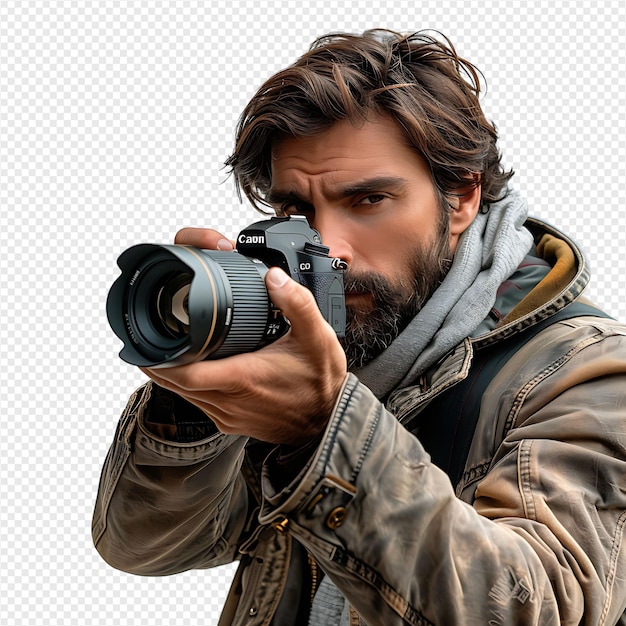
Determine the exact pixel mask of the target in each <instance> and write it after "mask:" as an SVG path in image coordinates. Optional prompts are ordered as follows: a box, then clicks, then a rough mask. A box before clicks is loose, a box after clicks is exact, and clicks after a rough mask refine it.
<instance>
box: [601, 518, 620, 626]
mask: <svg viewBox="0 0 626 626" xmlns="http://www.w3.org/2000/svg"><path fill="white" fill-rule="evenodd" d="M625 525H626V511H624V512H623V513H622V514H621V515H620V516H619V518H618V520H617V526H616V531H615V537H614V538H613V547H612V549H611V557H610V561H609V572H608V574H607V577H606V598H605V600H604V606H603V607H602V615H601V616H600V621H599V624H600V625H602V624H606V618H607V615H608V612H609V608H610V606H611V599H612V597H613V584H614V583H615V576H616V573H617V558H618V556H619V553H620V550H621V546H622V536H623V532H624V526H625Z"/></svg>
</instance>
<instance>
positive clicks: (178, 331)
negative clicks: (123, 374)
mask: <svg viewBox="0 0 626 626" xmlns="http://www.w3.org/2000/svg"><path fill="white" fill-rule="evenodd" d="M118 265H119V266H120V269H121V270H122V273H121V276H120V277H119V278H118V279H117V280H116V281H115V283H114V284H113V286H112V287H111V290H110V292H109V296H108V299H107V315H108V318H109V323H110V325H111V327H112V328H113V330H114V331H115V333H116V334H117V336H118V337H119V338H120V339H121V340H122V341H123V342H124V348H123V349H122V351H121V352H120V357H121V358H122V359H123V360H124V361H126V362H128V363H131V364H132V365H139V366H142V367H156V366H160V367H166V366H173V365H180V364H183V363H189V362H192V361H198V360H201V359H207V358H211V359H216V358H221V357H224V356H230V355H232V354H239V353H242V352H251V351H253V350H256V349H258V348H260V347H261V346H263V345H265V344H266V343H269V342H270V341H273V340H274V339H276V338H277V337H279V336H280V335H281V334H282V333H283V332H284V331H285V330H286V328H287V326H288V324H287V322H286V320H284V318H282V316H280V315H278V316H277V315H276V314H275V313H274V310H273V308H272V305H271V302H270V300H269V296H268V293H267V289H266V288H265V282H264V276H265V274H266V272H267V269H268V268H267V266H266V265H264V264H263V263H261V262H259V261H256V260H255V259H249V258H248V257H246V256H243V255H241V254H239V253H236V252H219V251H213V250H200V249H197V248H192V247H189V246H176V245H174V246H160V245H155V244H140V245H138V246H133V247H132V248H129V249H128V250H126V251H125V252H124V253H122V255H121V256H120V258H119V259H118Z"/></svg>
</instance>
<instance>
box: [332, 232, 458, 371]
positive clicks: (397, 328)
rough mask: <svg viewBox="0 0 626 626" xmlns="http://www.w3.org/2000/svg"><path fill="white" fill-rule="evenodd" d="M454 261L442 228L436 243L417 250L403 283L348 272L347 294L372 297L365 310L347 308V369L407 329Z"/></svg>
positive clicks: (344, 343)
mask: <svg viewBox="0 0 626 626" xmlns="http://www.w3.org/2000/svg"><path fill="white" fill-rule="evenodd" d="M451 257H452V254H451V251H450V244H449V236H448V229H447V227H442V228H441V229H440V232H439V233H438V236H437V240H436V241H435V242H433V243H431V244H429V245H425V246H424V245H422V246H419V247H418V248H416V250H415V251H414V255H413V257H412V258H411V259H410V262H409V275H408V277H407V278H406V279H404V280H401V281H398V282H397V283H395V284H394V282H392V281H391V280H389V278H387V277H386V276H383V275H382V274H377V273H367V274H358V273H356V272H351V271H350V270H349V269H348V270H347V271H346V272H345V274H344V288H345V292H346V293H350V292H355V293H367V294H369V295H371V297H372V302H371V306H368V307H367V308H366V309H361V308H358V307H350V306H348V307H346V333H345V336H344V337H343V338H342V339H341V340H340V341H341V345H342V346H343V349H344V351H345V353H346V357H347V360H348V369H354V368H359V367H361V366H363V365H365V363H367V362H369V361H371V360H372V359H374V358H375V357H377V356H378V355H379V354H380V353H381V352H384V350H385V349H386V348H387V347H388V346H389V345H390V344H391V342H392V341H393V340H394V339H395V338H396V337H397V336H398V335H399V334H400V333H401V332H402V331H403V330H404V329H405V328H406V327H407V325H408V324H409V322H410V321H411V320H412V319H413V318H414V317H415V316H416V315H417V314H418V313H419V312H420V310H421V309H422V307H423V306H424V303H425V302H426V301H427V300H428V299H429V298H430V297H431V296H432V294H433V293H434V292H435V290H436V289H437V287H438V286H439V285H440V284H441V282H442V281H443V279H444V278H445V276H446V274H447V273H448V271H449V269H450V266H451V264H452V258H451Z"/></svg>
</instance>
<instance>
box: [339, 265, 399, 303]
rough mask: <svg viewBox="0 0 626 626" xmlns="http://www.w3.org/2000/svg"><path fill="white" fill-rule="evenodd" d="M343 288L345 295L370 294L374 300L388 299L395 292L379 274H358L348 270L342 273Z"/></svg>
mask: <svg viewBox="0 0 626 626" xmlns="http://www.w3.org/2000/svg"><path fill="white" fill-rule="evenodd" d="M343 286H344V291H345V292H346V293H350V292H355V293H371V294H372V295H373V296H374V298H375V299H378V298H379V297H383V298H384V297H388V296H390V295H392V294H394V293H395V292H396V291H397V290H396V289H394V287H393V286H392V285H391V284H390V282H389V280H388V279H387V278H386V277H384V276H382V275H381V274H375V273H368V274H359V273H356V272H351V271H350V270H346V271H345V272H344V275H343Z"/></svg>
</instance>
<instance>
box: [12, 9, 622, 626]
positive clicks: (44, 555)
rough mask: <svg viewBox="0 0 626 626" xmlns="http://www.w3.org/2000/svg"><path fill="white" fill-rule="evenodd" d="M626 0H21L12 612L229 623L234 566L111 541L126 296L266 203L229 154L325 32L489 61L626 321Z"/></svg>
mask: <svg viewBox="0 0 626 626" xmlns="http://www.w3.org/2000/svg"><path fill="white" fill-rule="evenodd" d="M625 7H626V5H625V4H624V3H623V2H622V1H621V0H620V1H617V0H614V1H605V2H600V1H590V0H576V1H572V2H563V1H562V2H559V1H558V0H552V1H545V2H520V1H513V0H505V1H502V2H484V1H482V2H477V1H470V0H462V1H459V2H452V1H446V0H429V1H422V2H414V1H413V0H411V1H410V2H409V1H407V0H382V1H380V2H373V1H371V0H363V1H356V2H349V1H348V2H346V1H342V2H338V1H336V0H312V1H310V2H307V3H301V2H295V1H293V0H280V1H278V0H276V1H275V0H245V1H244V2H239V1H238V0H213V1H212V2H210V3H209V2H201V1H193V0H190V1H178V0H176V1H167V0H163V1H160V2H156V1H148V0H135V1H130V2H118V1H112V0H92V1H81V0H78V1H76V0H73V1H69V0H68V1H67V2H42V1H39V0H37V1H34V0H28V1H27V0H24V1H21V2H19V1H18V2H16V1H11V0H1V1H0V237H1V242H0V261H1V287H0V307H1V311H2V313H1V315H2V318H1V319H2V322H1V324H0V333H1V336H0V339H1V343H0V346H1V351H0V360H1V361H0V367H1V375H2V392H1V399H0V416H1V417H0V419H2V431H1V435H0V464H1V465H0V469H1V476H0V494H1V499H0V533H1V536H0V597H1V598H2V601H1V602H0V623H2V624H7V625H14V624H18V625H28V626H36V625H38V624H41V625H46V626H53V625H56V624H59V625H61V624H62V625H63V626H68V625H70V624H77V625H79V624H80V625H84V624H92V625H105V624H111V625H116V626H117V625H119V624H129V625H135V624H137V625H139V624H141V625H154V626H158V625H165V624H167V625H173V624H174V625H175V624H181V625H183V624H184V625H185V626H193V625H196V624H215V623H216V621H217V616H218V614H219V610H220V607H221V605H222V603H223V600H224V597H225V594H226V592H227V588H228V585H229V582H230V579H231V577H232V572H233V569H232V568H231V567H224V568H220V569H217V570H215V571H206V572H190V573H186V574H181V575H179V576H174V577H169V578H162V579H159V578H140V577H134V576H130V575H127V574H124V573H121V572H118V571H115V570H113V569H111V568H110V567H109V566H107V565H106V564H105V563H104V562H103V561H101V560H100V558H99V557H98V556H97V554H96V552H95V550H94V549H93V548H92V545H91V539H90V517H91V511H92V507H93V503H94V498H95V495H96V488H97V483H98V478H99V473H100V467H101V464H102V461H103V459H104V456H105V454H106V450H107V448H108V445H109V442H110V440H111V438H112V435H113V432H114V429H115V425H116V422H117V417H118V415H119V413H120V412H121V410H122V409H123V407H124V404H125V399H126V397H127V396H128V395H129V394H130V393H131V391H132V390H133V389H134V388H135V387H136V386H137V385H139V384H141V383H142V382H143V378H142V375H141V374H140V373H138V372H137V371H135V370H134V369H133V368H132V367H130V366H127V365H125V364H123V363H122V362H121V361H120V360H119V359H118V358H117V352H118V350H119V343H118V341H117V339H116V338H115V337H114V336H113V334H112V332H111V331H110V330H109V328H108V325H107V322H106V318H105V313H104V303H105V298H106V293H107V290H108V288H109V286H110V284H111V282H112V281H113V280H114V279H115V277H116V276H117V267H116V263H115V261H116V258H117V256H118V254H119V253H120V252H121V251H122V250H123V249H125V248H126V247H128V246H129V245H132V244H134V243H138V242H140V241H155V242H161V243H166V242H170V241H171V240H172V238H173V236H174V233H175V232H176V230H177V229H179V228H180V227H182V226H184V225H195V226H212V227H217V228H220V229H222V230H223V231H224V232H225V233H227V234H235V233H236V232H237V231H238V230H239V229H240V228H241V227H243V226H244V225H246V224H247V223H249V222H250V221H252V220H253V219H254V218H256V215H255V214H254V213H253V211H252V210H251V209H249V208H248V207H247V206H246V205H240V204H238V202H237V200H236V197H235V193H234V189H233V185H232V182H231V181H230V180H229V179H227V176H226V172H225V171H224V170H223V169H222V163H223V162H224V160H225V159H226V158H227V156H228V155H229V153H230V149H231V142H232V137H233V128H234V125H235V122H236V119H237V116H238V114H239V112H240V111H241V109H242V108H243V106H244V104H245V103H246V101H247V100H248V99H249V97H250V96H251V95H252V94H253V92H254V91H255V89H256V87H258V86H259V85H260V83H261V82H262V81H263V80H264V79H265V78H267V77H268V76H269V75H270V74H272V73H273V72H274V71H276V70H278V69H279V68H281V67H283V66H285V65H286V64H288V63H290V62H291V61H293V60H294V59H295V57H296V56H298V55H299V54H301V53H302V52H304V51H305V49H306V47H307V46H308V44H309V43H310V42H311V41H312V40H313V39H314V38H315V37H316V36H317V35H320V34H324V33H327V32H329V31H336V30H348V31H352V32H359V31H362V30H363V29H366V28H370V27H378V26H380V27H389V28H394V29H396V30H402V31H412V30H419V29H422V28H435V29H438V30H440V31H442V32H444V33H445V34H447V35H448V36H449V37H450V38H451V39H452V40H453V41H454V42H455V44H456V46H457V48H458V49H459V51H460V53H461V54H463V55H464V56H466V57H467V58H469V59H470V60H472V61H473V62H475V63H476V64H477V65H478V66H479V67H480V68H481V69H482V70H483V71H484V73H485V75H486V77H487V80H488V85H489V90H488V93H487V96H486V98H485V100H484V106H485V108H486V110H487V113H488V115H489V116H490V117H491V118H492V119H494V120H495V121H496V123H497V125H498V127H499V130H500V133H501V136H502V150H503V152H504V157H505V161H506V162H507V164H509V165H511V166H513V167H514V168H515V169H516V171H517V172H518V174H517V176H516V181H517V182H516V185H517V187H518V188H519V189H521V190H522V191H523V192H524V193H525V194H526V195H527V197H528V199H529V203H530V207H531V212H532V213H533V214H535V215H538V216H542V217H544V218H546V219H548V220H549V221H550V222H553V223H554V224H556V225H559V226H561V227H563V228H564V229H565V230H566V231H567V232H569V233H570V234H571V235H572V236H573V237H574V238H575V239H576V240H577V241H578V242H579V243H580V244H582V246H583V248H584V249H585V250H586V252H587V253H588V255H589V258H590V259H591V264H592V268H593V270H594V281H593V284H592V287H591V288H590V291H589V293H590V295H591V296H592V297H593V298H594V299H595V300H596V301H598V302H599V303H601V304H602V305H604V306H605V307H606V308H607V309H608V310H609V311H610V312H611V313H613V314H614V315H616V316H618V317H621V318H622V319H625V320H626V301H625V297H624V296H625V295H626V288H625V281H624V278H623V275H624V271H625V270H626V259H624V255H623V248H624V242H625V240H626V237H625V235H624V227H625V225H626V217H625V213H624V207H623V206H622V203H623V202H624V197H623V186H624V182H625V166H624V163H625V161H626V149H625V147H624V142H625V139H626V137H625V132H624V130H625V122H624V118H625V112H626V107H625V104H626V99H625V96H624V93H625V91H626V79H625V75H624V67H626V52H625V50H626V35H625V28H624V24H625V23H626V8H625Z"/></svg>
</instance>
